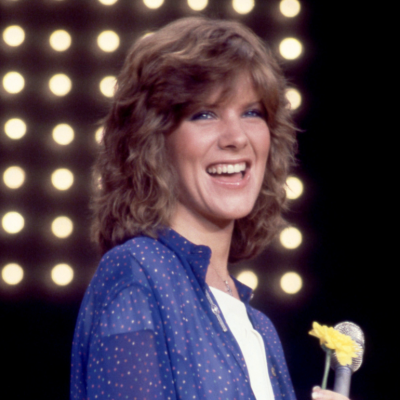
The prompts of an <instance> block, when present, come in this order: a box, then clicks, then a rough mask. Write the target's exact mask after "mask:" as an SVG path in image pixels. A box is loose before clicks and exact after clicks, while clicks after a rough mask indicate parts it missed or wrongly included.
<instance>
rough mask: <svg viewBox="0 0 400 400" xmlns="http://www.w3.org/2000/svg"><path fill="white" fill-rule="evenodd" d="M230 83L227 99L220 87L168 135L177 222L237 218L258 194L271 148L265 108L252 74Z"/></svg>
mask: <svg viewBox="0 0 400 400" xmlns="http://www.w3.org/2000/svg"><path fill="white" fill-rule="evenodd" d="M230 87H231V88H232V92H231V94H230V95H229V96H228V98H227V99H226V100H224V101H223V102H222V103H218V102H217V101H218V99H219V97H220V94H221V91H222V88H221V87H217V88H216V89H215V91H214V92H212V94H211V96H210V98H209V99H208V101H207V103H206V104H203V105H202V106H201V107H199V108H198V109H197V110H195V111H194V112H193V113H192V114H191V115H189V116H188V117H187V118H185V119H184V120H183V121H182V122H181V123H180V125H179V127H178V128H177V129H176V130H175V131H173V132H172V133H171V134H170V135H169V136H168V137H167V149H168V152H169V155H170V159H171V160H172V163H173V167H174V170H175V172H176V177H177V182H178V203H177V207H176V210H175V214H174V216H173V221H174V222H177V221H179V220H180V221H181V222H186V223H193V221H194V222H202V221H204V222H206V221H212V222H215V223H220V222H230V221H232V222H233V221H234V220H235V219H238V218H242V217H245V216H246V215H248V214H249V213H250V212H251V210H252V209H253V206H254V203H255V201H256V199H257V197H258V194H259V192H260V188H261V185H262V182H263V178H264V172H265V167H266V163H267V158H268V153H269V148H270V133H269V129H268V125H267V123H266V119H265V112H264V108H263V106H262V104H261V102H260V98H259V96H258V94H257V93H256V91H255V90H254V87H253V84H252V81H251V78H250V77H249V75H248V74H241V75H239V76H238V77H237V78H236V79H235V80H234V81H233V82H232V83H231V85H230Z"/></svg>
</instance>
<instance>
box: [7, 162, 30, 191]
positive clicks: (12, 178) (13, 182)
mask: <svg viewBox="0 0 400 400" xmlns="http://www.w3.org/2000/svg"><path fill="white" fill-rule="evenodd" d="M3 181H4V183H5V185H6V186H7V187H9V188H10V189H18V188H19V187H21V186H22V185H23V183H24V181H25V171H24V170H23V169H22V168H21V167H17V166H16V165H14V166H12V167H9V168H7V169H6V170H5V171H4V173H3Z"/></svg>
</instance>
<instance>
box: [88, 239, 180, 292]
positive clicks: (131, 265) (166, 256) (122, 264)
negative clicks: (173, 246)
mask: <svg viewBox="0 0 400 400" xmlns="http://www.w3.org/2000/svg"><path fill="white" fill-rule="evenodd" d="M174 260H176V257H175V254H174V253H173V251H171V250H170V249H169V248H168V247H166V246H165V245H164V244H163V243H161V242H160V241H158V240H157V239H153V238H150V237H148V236H138V237H134V238H132V239H128V240H127V241H126V242H124V243H123V244H120V245H118V246H115V247H113V248H112V249H111V250H109V251H108V252H106V253H105V254H104V255H103V256H102V258H101V260H100V263H99V266H98V268H97V270H96V272H95V274H94V276H93V279H92V282H91V284H90V287H91V289H92V290H94V291H98V290H100V291H104V289H105V288H108V289H109V290H110V289H111V288H112V289H113V290H116V289H118V288H121V287H124V286H125V287H126V286H130V285H132V284H136V285H142V286H144V287H147V286H148V281H149V278H150V277H151V275H152V274H153V273H154V272H155V271H157V270H159V269H160V268H163V266H164V265H168V264H171V263H172V262H174Z"/></svg>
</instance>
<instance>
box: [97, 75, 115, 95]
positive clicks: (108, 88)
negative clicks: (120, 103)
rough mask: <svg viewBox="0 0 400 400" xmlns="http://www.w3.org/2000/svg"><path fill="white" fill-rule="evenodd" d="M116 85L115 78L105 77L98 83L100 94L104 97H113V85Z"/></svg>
mask: <svg viewBox="0 0 400 400" xmlns="http://www.w3.org/2000/svg"><path fill="white" fill-rule="evenodd" d="M116 83H117V81H116V79H115V76H106V77H104V78H103V79H102V80H101V82H100V85H99V87H100V92H101V93H103V95H104V96H106V97H113V96H114V91H115V84H116Z"/></svg>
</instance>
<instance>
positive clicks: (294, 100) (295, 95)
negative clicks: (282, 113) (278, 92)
mask: <svg viewBox="0 0 400 400" xmlns="http://www.w3.org/2000/svg"><path fill="white" fill-rule="evenodd" d="M285 95H286V98H287V100H288V101H289V103H290V109H291V110H296V109H297V108H299V107H300V105H301V94H300V92H299V91H298V90H296V89H293V88H291V89H288V90H286V93H285Z"/></svg>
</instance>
